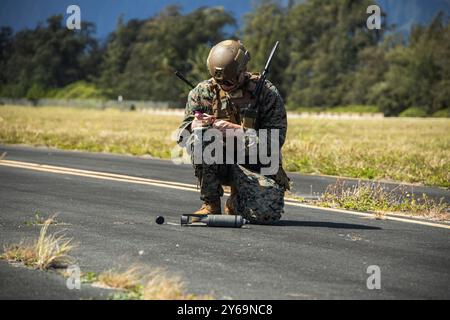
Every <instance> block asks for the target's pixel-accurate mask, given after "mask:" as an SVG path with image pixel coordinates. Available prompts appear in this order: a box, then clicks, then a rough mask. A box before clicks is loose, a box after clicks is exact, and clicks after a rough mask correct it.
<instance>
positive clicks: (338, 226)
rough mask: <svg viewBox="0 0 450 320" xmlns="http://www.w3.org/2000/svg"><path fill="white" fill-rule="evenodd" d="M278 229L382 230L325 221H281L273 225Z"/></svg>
mask: <svg viewBox="0 0 450 320" xmlns="http://www.w3.org/2000/svg"><path fill="white" fill-rule="evenodd" d="M273 226H278V227H318V228H333V229H361V230H381V228H379V227H371V226H365V225H361V224H350V223H336V222H325V221H297V220H280V221H278V222H276V223H274V224H273Z"/></svg>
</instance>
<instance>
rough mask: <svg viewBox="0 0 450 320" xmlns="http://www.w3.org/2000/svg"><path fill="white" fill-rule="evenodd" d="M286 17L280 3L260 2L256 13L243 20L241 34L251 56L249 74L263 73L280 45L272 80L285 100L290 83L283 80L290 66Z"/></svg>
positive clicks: (272, 69) (271, 73)
mask: <svg viewBox="0 0 450 320" xmlns="http://www.w3.org/2000/svg"><path fill="white" fill-rule="evenodd" d="M287 15H288V8H284V7H283V6H282V5H281V4H280V1H272V0H265V1H262V2H259V3H258V4H257V5H256V6H255V7H254V8H253V11H251V12H250V13H248V14H247V15H246V16H245V17H244V22H245V23H244V27H243V31H242V39H243V43H244V45H245V46H246V48H247V50H249V52H250V54H251V60H250V63H249V70H252V71H258V72H259V71H260V70H262V68H263V67H264V65H265V64H266V61H267V58H268V55H269V53H270V50H271V49H272V47H273V45H274V44H275V42H276V41H280V45H279V47H278V50H277V53H276V55H275V57H274V59H273V61H272V65H271V69H270V75H269V78H270V80H271V81H272V82H273V83H274V84H276V86H277V87H278V89H279V90H280V92H281V94H282V95H283V96H284V95H285V94H286V93H287V92H288V91H289V83H288V81H285V77H284V74H285V71H286V68H287V66H288V64H289V51H290V39H289V32H288V30H287Z"/></svg>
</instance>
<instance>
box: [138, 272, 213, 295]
mask: <svg viewBox="0 0 450 320" xmlns="http://www.w3.org/2000/svg"><path fill="white" fill-rule="evenodd" d="M142 297H143V299H144V300H211V299H213V297H212V296H211V295H202V296H198V295H194V294H188V293H186V292H185V289H184V284H183V282H182V281H181V280H180V278H178V277H169V276H167V275H166V274H165V273H164V272H163V271H161V270H157V271H154V272H152V273H150V275H149V276H148V278H147V282H146V283H145V285H144V287H143V294H142Z"/></svg>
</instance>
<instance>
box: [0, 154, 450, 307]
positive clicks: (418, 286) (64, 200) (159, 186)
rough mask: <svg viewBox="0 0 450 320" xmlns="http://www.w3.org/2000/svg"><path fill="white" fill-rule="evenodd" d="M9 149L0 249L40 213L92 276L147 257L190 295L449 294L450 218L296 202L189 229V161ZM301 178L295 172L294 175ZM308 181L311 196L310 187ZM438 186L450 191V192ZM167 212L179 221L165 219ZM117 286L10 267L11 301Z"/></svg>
mask: <svg viewBox="0 0 450 320" xmlns="http://www.w3.org/2000/svg"><path fill="white" fill-rule="evenodd" d="M5 151H6V152H7V155H6V157H5V158H4V160H6V161H15V162H9V163H8V165H4V164H5V161H0V182H1V183H0V246H1V247H2V246H3V245H5V244H8V243H15V242H20V241H21V240H24V239H32V238H34V237H36V236H37V235H38V233H39V228H37V227H33V226H28V225H27V224H26V222H27V221H30V220H33V215H34V212H35V211H36V210H39V211H41V212H43V213H47V214H54V213H59V215H58V220H59V221H60V222H61V223H62V224H61V225H56V226H52V227H51V229H52V230H53V231H57V230H63V229H64V230H66V231H65V232H66V233H67V235H68V236H69V237H72V238H73V239H74V241H75V243H77V244H78V247H77V249H75V251H74V253H73V255H74V256H75V257H76V258H77V259H78V265H79V266H80V268H81V270H82V271H84V272H87V271H95V272H100V271H103V270H108V269H111V268H120V267H127V266H130V265H132V264H136V263H138V264H141V265H145V266H147V267H149V268H154V267H155V268H156V267H163V268H165V269H166V270H168V271H169V272H170V273H171V274H176V275H179V276H180V277H182V278H183V279H184V282H185V284H186V287H187V289H188V291H189V292H192V293H196V294H207V293H212V294H213V295H214V296H215V297H216V298H218V299H391V298H396V299H405V298H408V299H439V298H444V299H449V298H450V290H449V288H450V271H449V270H450V242H449V239H450V238H449V235H450V229H449V228H448V225H447V226H445V225H443V226H439V225H436V226H432V225H422V224H418V223H416V222H415V221H392V220H374V219H372V218H370V216H369V215H355V214H349V213H340V212H334V211H330V210H324V209H318V208H310V207H306V206H298V205H295V204H287V205H286V209H285V211H286V212H285V214H284V215H283V219H282V221H280V223H278V224H277V225H276V226H257V225H250V226H247V227H245V228H243V229H218V228H206V227H180V226H179V225H175V223H177V222H178V221H179V217H180V215H181V214H183V213H190V212H192V211H194V210H195V209H197V207H198V206H199V204H200V202H199V200H198V192H196V191H195V190H193V188H192V187H190V185H192V184H195V181H194V178H193V173H192V170H191V168H190V166H176V165H173V164H172V163H171V162H168V161H161V160H151V159H143V158H134V157H127V156H115V155H107V154H89V153H79V152H63V151H56V150H49V149H43V148H42V149H41V148H28V147H17V146H0V153H3V152H5ZM30 163H34V164H46V165H50V166H48V167H42V166H39V167H38V166H33V165H32V164H30ZM51 166H55V167H51ZM61 167H64V168H66V169H59V168H61ZM73 169H83V170H89V172H87V171H74V170H73ZM99 172H100V173H99ZM101 172H107V173H115V174H120V176H118V175H116V176H112V175H102V174H101ZM138 178H141V179H138ZM309 178H310V179H312V177H309ZM302 179H304V177H302V176H295V177H294V182H295V181H298V182H300V183H302V182H304V180H302ZM164 181H168V182H169V183H165V182H164ZM311 181H315V180H314V179H312V180H311ZM171 182H172V183H171ZM177 183H178V184H177ZM179 183H184V184H186V185H181V184H179ZM304 183H306V182H304ZM308 183H309V182H308ZM321 183H322V184H324V182H323V181H322V182H321ZM319 185H320V183H319V184H318V186H317V190H319V189H320V187H319ZM297 188H298V189H297V190H300V191H298V192H299V193H302V192H301V190H302V188H303V190H308V189H310V186H306V187H305V186H300V187H297ZM427 190H429V191H433V192H437V193H438V194H444V196H448V194H447V193H448V191H445V190H441V189H428V188H427ZM158 215H163V216H165V217H166V220H167V221H169V222H171V223H174V224H173V225H172V224H164V225H157V224H156V223H155V222H154V220H155V217H156V216H158ZM373 265H376V266H378V267H379V268H380V271H381V289H374V290H369V289H368V288H367V285H366V281H367V278H368V277H369V276H370V274H368V273H367V269H368V267H369V266H373ZM108 294H109V293H108V292H107V291H105V290H99V289H95V288H91V287H89V286H83V287H82V289H81V290H69V289H67V288H66V285H65V281H64V280H63V279H62V278H61V277H60V276H58V275H56V274H53V273H46V272H41V271H32V270H27V269H25V268H18V267H12V266H9V265H8V264H6V263H0V299H6V298H23V299H30V298H31V299H76V298H105V297H107V296H108Z"/></svg>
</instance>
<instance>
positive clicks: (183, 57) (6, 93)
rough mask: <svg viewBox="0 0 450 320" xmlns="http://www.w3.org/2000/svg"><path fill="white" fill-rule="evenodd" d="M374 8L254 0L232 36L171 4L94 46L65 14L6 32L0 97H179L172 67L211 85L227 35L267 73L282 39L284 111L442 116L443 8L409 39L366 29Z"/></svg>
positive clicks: (204, 16)
mask: <svg viewBox="0 0 450 320" xmlns="http://www.w3.org/2000/svg"><path fill="white" fill-rule="evenodd" d="M370 4H372V1H370V0H357V1H355V0H337V1H325V0H307V1H305V2H304V3H295V2H294V1H289V5H288V6H283V5H281V4H280V3H279V2H277V1H268V0H266V1H261V2H259V3H258V4H257V5H256V6H255V7H254V9H253V11H252V12H250V13H248V14H247V15H246V16H245V18H244V21H243V23H242V26H241V27H240V28H239V29H237V31H236V32H235V33H234V34H232V35H229V34H227V32H226V30H230V29H232V28H235V29H236V27H237V22H236V20H235V18H234V17H233V15H232V14H231V13H230V12H227V11H226V10H224V9H223V8H219V7H210V8H208V7H203V8H199V9H197V10H194V11H192V12H190V13H186V14H183V13H182V12H181V8H180V7H179V6H173V5H172V6H168V7H166V8H165V9H164V10H162V11H161V12H159V13H158V14H156V15H154V16H152V17H150V18H148V19H144V20H139V19H132V20H129V21H128V22H124V21H123V19H122V18H120V19H119V20H118V23H117V26H116V29H115V31H114V32H112V33H111V34H110V35H109V36H108V38H107V40H106V41H105V42H99V41H98V40H97V39H95V37H94V34H95V26H94V25H93V24H92V23H84V24H83V25H82V28H81V30H79V31H72V30H68V29H67V28H66V27H65V22H64V20H63V17H62V16H52V17H50V18H49V19H48V20H47V23H46V24H45V25H38V26H37V27H36V28H34V29H32V30H30V29H27V30H22V31H19V32H17V33H13V30H11V28H9V27H2V28H1V29H0V70H2V71H1V72H0V96H3V97H15V98H17V97H27V98H29V99H37V98H40V97H71V98H76V97H83V98H106V99H116V98H117V96H119V95H121V96H123V97H124V99H133V100H135V99H145V100H156V101H174V100H182V99H184V98H185V96H186V95H187V92H188V91H189V88H188V87H186V85H185V84H184V83H182V82H181V81H178V80H177V79H176V78H174V76H173V72H174V70H179V71H181V72H182V73H184V74H185V75H186V76H187V77H188V78H189V79H190V80H191V81H193V82H194V81H200V80H203V79H206V78H208V77H209V76H208V74H207V69H206V57H207V55H208V52H209V49H210V48H211V47H212V46H213V45H214V44H215V43H217V42H219V41H221V40H223V39H224V38H227V37H231V38H235V39H241V40H242V41H243V43H244V44H245V46H246V47H247V49H248V50H249V51H250V52H251V55H252V60H251V62H250V66H249V68H250V69H251V70H252V71H259V70H260V69H261V68H262V67H263V66H264V63H265V60H266V58H267V55H268V53H269V52H270V49H271V47H272V46H273V44H274V43H275V41H276V40H279V41H280V43H281V45H280V47H279V50H278V52H277V54H276V57H275V59H274V61H273V64H272V70H271V74H270V79H271V81H272V82H274V83H275V84H276V85H277V87H278V88H279V90H280V91H281V93H282V95H283V97H284V98H285V101H286V104H287V106H288V108H289V109H297V108H300V107H304V108H325V107H336V106H344V105H371V106H377V107H378V108H379V110H381V111H383V112H384V113H385V114H386V115H398V114H400V113H402V112H405V110H411V109H413V110H415V111H416V112H418V113H419V114H420V115H433V114H436V113H439V112H441V113H442V112H444V113H445V112H448V109H449V107H450V63H449V62H450V24H449V19H448V17H446V16H445V15H444V14H443V13H439V14H438V15H436V17H435V18H434V19H433V20H432V21H431V22H430V23H429V24H428V25H415V26H413V27H412V29H411V31H410V35H409V38H405V37H403V36H402V35H400V34H398V33H396V32H395V29H394V28H393V27H392V26H388V25H383V26H382V29H381V30H368V28H367V26H366V20H367V17H368V15H367V14H366V8H367V7H368V6H369V5H370ZM443 110H444V111H443ZM445 110H447V111H445Z"/></svg>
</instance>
